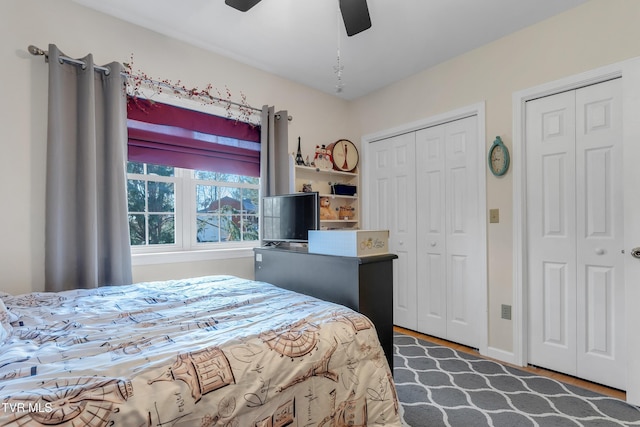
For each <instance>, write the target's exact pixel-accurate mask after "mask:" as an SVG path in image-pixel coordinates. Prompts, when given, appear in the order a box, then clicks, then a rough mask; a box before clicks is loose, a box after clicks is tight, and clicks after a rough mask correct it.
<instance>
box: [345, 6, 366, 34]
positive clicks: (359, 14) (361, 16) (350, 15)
mask: <svg viewBox="0 0 640 427" xmlns="http://www.w3.org/2000/svg"><path fill="white" fill-rule="evenodd" d="M340 11H341V12H342V20H343V21H344V27H345V29H346V30H347V35H348V36H349V37H351V36H354V35H356V34H358V33H360V32H362V31H364V30H367V29H369V28H371V17H370V16H369V8H368V7H367V0H340Z"/></svg>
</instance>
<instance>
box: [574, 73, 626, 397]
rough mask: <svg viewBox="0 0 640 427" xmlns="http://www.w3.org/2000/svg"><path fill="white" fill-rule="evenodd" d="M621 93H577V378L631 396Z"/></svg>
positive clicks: (614, 89) (611, 86) (615, 83)
mask: <svg viewBox="0 0 640 427" xmlns="http://www.w3.org/2000/svg"><path fill="white" fill-rule="evenodd" d="M621 99H622V85H621V80H620V79H616V80H611V81H609V82H606V83H601V84H598V85H594V86H588V87H585V88H582V89H579V90H578V91H576V173H577V178H578V179H577V182H576V190H577V191H576V204H577V206H579V207H580V208H579V209H577V212H576V213H577V220H576V226H577V233H576V238H577V251H576V253H577V263H578V271H577V277H576V278H577V289H576V290H577V317H578V321H577V337H578V354H577V356H578V361H577V366H578V375H579V376H581V377H585V378H588V379H590V380H591V381H595V382H598V383H604V384H608V385H611V386H613V387H616V388H619V389H623V390H624V389H626V384H625V372H626V359H625V351H624V346H625V333H626V332H625V321H624V313H625V310H624V303H625V302H624V277H623V271H624V264H623V263H624V255H623V254H622V248H623V247H624V244H623V238H624V235H623V223H624V216H623V204H622V189H623V182H622V105H621Z"/></svg>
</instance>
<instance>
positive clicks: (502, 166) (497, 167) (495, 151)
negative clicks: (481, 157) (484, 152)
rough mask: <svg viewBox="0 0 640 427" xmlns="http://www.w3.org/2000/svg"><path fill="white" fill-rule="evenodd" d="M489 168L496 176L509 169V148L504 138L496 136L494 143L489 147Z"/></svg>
mask: <svg viewBox="0 0 640 427" xmlns="http://www.w3.org/2000/svg"><path fill="white" fill-rule="evenodd" d="M488 157H489V159H488V160H489V169H490V170H491V173H493V174H494V175H495V176H502V175H504V174H505V173H507V170H509V150H508V149H507V147H506V146H505V145H504V143H503V142H502V138H500V137H499V136H496V139H495V141H493V145H492V146H491V148H489V156H488Z"/></svg>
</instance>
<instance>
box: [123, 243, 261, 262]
mask: <svg viewBox="0 0 640 427" xmlns="http://www.w3.org/2000/svg"><path fill="white" fill-rule="evenodd" d="M232 258H253V247H242V248H225V249H206V250H199V251H175V252H155V253H137V254H131V265H133V266H137V265H153V264H169V263H180V262H197V261H210V260H220V259H232Z"/></svg>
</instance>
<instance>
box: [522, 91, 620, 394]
mask: <svg viewBox="0 0 640 427" xmlns="http://www.w3.org/2000/svg"><path fill="white" fill-rule="evenodd" d="M620 100H621V97H620V81H619V80H613V81H610V82H606V83H602V84H598V85H594V86H589V87H586V88H582V89H579V90H577V91H571V92H565V93H562V94H558V95H554V96H549V97H546V98H541V99H538V100H535V101H530V102H528V103H527V107H526V115H527V119H526V151H527V206H528V207H527V216H528V218H527V224H528V243H529V245H528V256H529V259H528V270H529V277H528V283H527V285H528V289H529V293H528V300H529V363H531V364H534V365H539V366H544V367H547V368H550V369H553V370H557V371H561V372H565V373H568V374H571V375H576V376H579V377H582V378H586V379H589V380H592V381H596V382H599V383H603V384H607V385H610V386H613V387H617V388H624V383H625V381H624V372H625V369H626V367H625V355H624V342H623V339H624V333H625V329H624V327H625V326H624V278H623V277H622V276H623V265H622V263H623V259H622V256H623V255H622V253H621V249H622V248H623V241H622V236H623V234H622V233H623V230H622V223H623V216H622V215H623V212H622V182H621V172H622V157H621V144H622V138H621V129H622V121H621V101H620Z"/></svg>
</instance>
